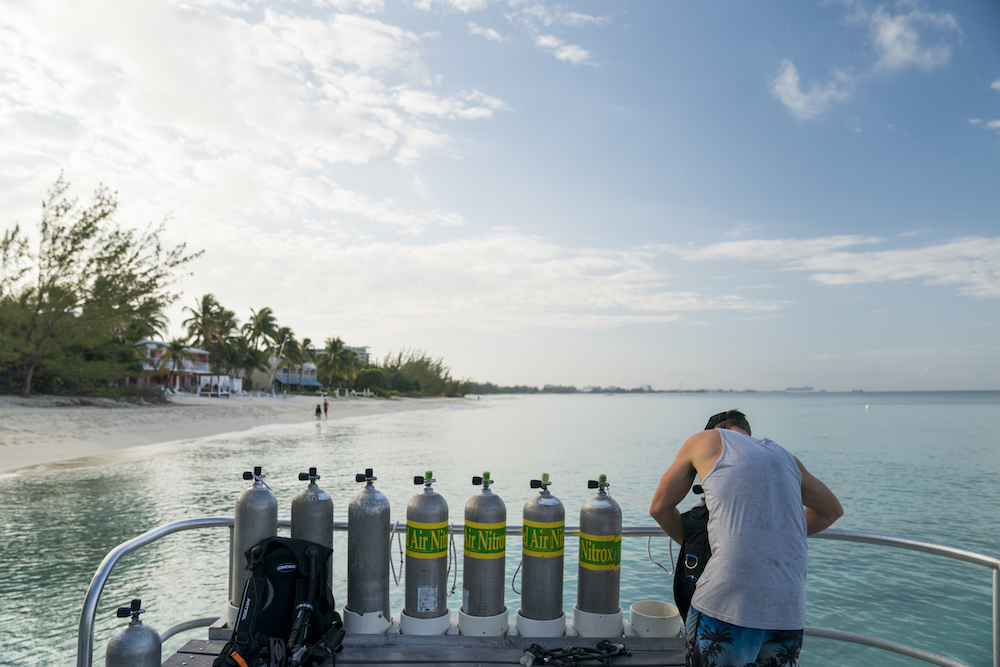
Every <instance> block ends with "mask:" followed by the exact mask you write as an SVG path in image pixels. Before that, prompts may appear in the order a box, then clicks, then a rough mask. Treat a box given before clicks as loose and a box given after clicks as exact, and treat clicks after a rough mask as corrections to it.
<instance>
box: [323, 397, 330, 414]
mask: <svg viewBox="0 0 1000 667" xmlns="http://www.w3.org/2000/svg"><path fill="white" fill-rule="evenodd" d="M329 409H330V404H329V403H327V402H326V396H324V397H323V419H329V417H330V413H329V412H328V411H329Z"/></svg>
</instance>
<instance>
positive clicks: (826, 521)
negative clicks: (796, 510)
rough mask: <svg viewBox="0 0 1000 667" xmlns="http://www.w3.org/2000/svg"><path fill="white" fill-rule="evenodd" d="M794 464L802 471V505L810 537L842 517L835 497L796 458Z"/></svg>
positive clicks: (841, 511) (838, 502)
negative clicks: (804, 509) (804, 508)
mask: <svg viewBox="0 0 1000 667" xmlns="http://www.w3.org/2000/svg"><path fill="white" fill-rule="evenodd" d="M795 463H796V464H797V465H798V466H799V470H801V471H802V504H803V505H805V507H806V534H807V535H812V534H813V533H818V532H819V531H821V530H826V529H827V528H829V527H830V525H831V524H833V522H834V521H836V520H837V519H839V518H840V517H842V516H844V508H843V507H841V506H840V501H839V500H837V496H835V495H833V491H831V490H830V489H828V488H827V486H826V484H824V483H823V482H821V481H819V480H818V479H816V478H815V477H813V476H812V475H811V474H810V473H809V471H808V470H806V467H805V466H804V465H802V461H799V459H798V458H797V457H796V459H795Z"/></svg>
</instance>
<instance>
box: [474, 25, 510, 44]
mask: <svg viewBox="0 0 1000 667" xmlns="http://www.w3.org/2000/svg"><path fill="white" fill-rule="evenodd" d="M466 27H467V28H468V29H469V34H471V35H480V36H482V37H485V38H486V39H489V40H491V41H494V42H502V41H504V40H503V37H502V36H501V35H500V33H498V32H497V31H496V30H494V29H493V28H484V27H482V26H481V25H479V24H477V23H472V22H469V23H467V24H466Z"/></svg>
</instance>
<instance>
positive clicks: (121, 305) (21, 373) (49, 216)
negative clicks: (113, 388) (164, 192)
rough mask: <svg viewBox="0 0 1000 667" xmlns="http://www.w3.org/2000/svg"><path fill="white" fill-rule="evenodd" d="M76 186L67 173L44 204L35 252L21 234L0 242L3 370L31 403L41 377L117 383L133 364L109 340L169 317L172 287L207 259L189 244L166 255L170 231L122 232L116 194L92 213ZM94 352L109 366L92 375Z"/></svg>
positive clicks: (105, 194)
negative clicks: (73, 190)
mask: <svg viewBox="0 0 1000 667" xmlns="http://www.w3.org/2000/svg"><path fill="white" fill-rule="evenodd" d="M69 187H70V186H69V183H68V182H67V181H66V180H65V179H64V178H63V176H62V174H60V175H59V178H58V179H57V180H56V182H55V184H54V185H53V186H52V188H51V189H50V190H49V192H48V194H47V196H46V199H45V201H44V202H43V203H42V216H41V221H40V223H39V226H38V232H37V235H36V238H37V241H36V242H35V243H29V241H28V239H27V238H26V237H25V236H24V235H23V234H22V233H21V231H20V228H19V227H14V229H12V230H10V231H8V232H6V233H5V234H4V236H3V238H2V239H0V262H2V266H0V349H3V350H4V353H3V356H2V357H0V363H5V364H6V367H7V369H8V371H9V372H11V373H13V375H14V376H16V377H17V379H18V381H19V382H20V383H21V392H22V394H24V395H25V396H27V395H29V394H30V393H31V390H32V384H33V382H34V380H35V377H36V375H37V374H38V373H49V374H51V375H62V376H65V377H68V378H69V379H70V380H72V379H74V375H75V376H76V377H78V378H80V379H83V380H87V381H106V380H113V379H116V377H120V376H121V374H122V373H123V372H124V371H125V370H126V369H127V367H128V364H123V363H119V362H118V361H117V360H118V359H119V355H118V353H117V351H115V352H114V353H113V354H109V353H108V350H106V349H104V348H106V346H107V344H108V341H109V339H110V338H111V337H120V336H121V335H122V333H123V332H124V331H126V330H127V329H128V328H129V325H130V323H131V322H133V321H134V320H139V321H147V322H149V321H151V319H153V318H155V317H162V312H163V310H164V308H165V307H166V306H167V305H169V304H170V303H172V302H173V301H174V300H176V298H177V295H176V294H174V293H172V292H171V291H169V289H168V288H169V286H170V285H171V284H172V283H173V282H174V281H175V280H176V279H177V278H178V277H179V271H178V269H180V268H182V267H183V266H184V265H186V264H187V263H188V262H190V261H191V260H193V259H194V258H195V257H197V256H199V255H200V254H201V253H200V252H198V253H193V254H188V253H187V249H186V245H185V244H183V243H182V244H181V245H179V246H176V247H174V248H167V247H165V246H164V244H163V241H162V239H161V235H162V233H163V231H164V224H163V223H160V224H158V225H152V224H151V225H149V226H147V227H146V228H145V229H143V230H136V229H122V228H121V227H119V226H118V225H117V223H115V221H114V216H115V213H116V211H117V209H118V195H117V193H115V192H111V191H109V190H108V189H107V188H105V187H104V186H101V187H99V188H98V189H97V190H96V191H95V192H94V195H93V199H92V200H91V202H90V203H89V204H87V205H81V204H79V202H78V201H77V200H76V199H70V198H69V197H68V196H67V192H68V190H69ZM87 351H90V357H91V358H90V359H89V361H93V362H95V363H96V361H98V359H97V358H98V357H100V359H99V360H100V361H102V362H105V363H103V365H100V364H98V365H94V364H91V365H89V366H88V365H87V363H86V362H87V361H88V356H87ZM98 353H99V354H98ZM133 361H134V358H133ZM98 366H99V368H98Z"/></svg>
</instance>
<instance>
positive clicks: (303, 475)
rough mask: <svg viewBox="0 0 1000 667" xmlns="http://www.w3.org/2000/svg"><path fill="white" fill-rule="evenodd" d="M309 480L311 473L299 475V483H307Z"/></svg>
mask: <svg viewBox="0 0 1000 667" xmlns="http://www.w3.org/2000/svg"><path fill="white" fill-rule="evenodd" d="M315 469H316V468H313V470H315ZM307 479H309V473H307V472H300V473H299V481H302V482H304V481H306V480H307Z"/></svg>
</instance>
